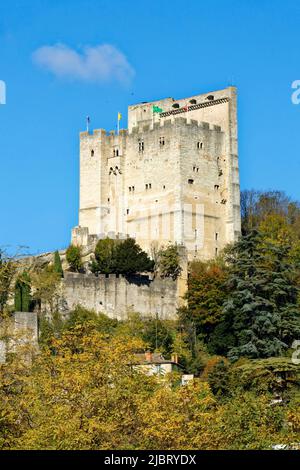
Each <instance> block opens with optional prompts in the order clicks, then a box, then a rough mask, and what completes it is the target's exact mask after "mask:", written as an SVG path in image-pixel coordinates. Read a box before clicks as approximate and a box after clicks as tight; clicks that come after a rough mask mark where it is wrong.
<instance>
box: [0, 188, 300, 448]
mask: <svg viewBox="0 0 300 470" xmlns="http://www.w3.org/2000/svg"><path fill="white" fill-rule="evenodd" d="M242 232H243V234H242V237H241V238H240V240H239V241H238V242H236V243H235V244H233V245H232V246H228V247H226V249H225V250H224V252H223V253H222V254H221V255H220V256H219V257H218V258H217V259H214V260H211V261H209V262H201V261H195V262H193V263H192V264H191V265H190V268H189V279H188V291H187V294H186V302H187V303H186V306H185V307H184V308H181V309H180V310H179V312H178V318H177V319H176V320H174V321H167V320H162V319H160V318H141V317H140V315H139V314H137V313H134V312H132V313H130V314H129V316H128V319H127V320H126V321H117V320H116V319H110V318H108V317H107V316H105V315H103V314H100V315H97V314H96V313H94V312H91V311H88V310H85V309H83V308H82V307H80V306H78V307H77V308H76V309H75V310H74V311H73V312H71V314H70V316H69V317H68V318H67V319H63V318H62V317H61V316H60V315H59V314H58V313H57V312H58V310H57V302H58V300H57V299H58V297H57V289H58V286H59V284H60V282H61V276H62V272H61V271H60V269H58V268H57V266H59V263H58V262H57V263H56V265H55V263H54V264H52V265H49V266H45V267H42V268H39V269H37V270H35V272H33V273H30V285H31V288H32V291H31V293H30V295H31V299H32V301H34V302H36V305H37V306H41V305H42V304H43V305H45V304H47V306H48V309H49V311H51V312H52V320H51V321H49V320H47V319H46V318H45V316H44V315H43V313H42V310H41V312H40V328H41V335H40V353H39V354H38V355H34V354H33V355H32V354H31V355H29V352H27V354H24V352H23V353H21V352H20V353H17V352H15V353H14V354H11V355H10V356H9V361H8V362H7V363H6V364H5V365H1V366H0V384H1V385H0V448H1V447H2V448H3V449H5V448H13V449H24V448H29V449H42V448H47V449H107V448H113V449H153V448H157V449H175V448H181V449H269V448H271V447H272V446H273V445H276V444H288V445H289V446H296V447H297V446H299V442H300V413H299V402H300V365H298V364H296V363H294V362H293V361H292V360H291V355H292V352H293V342H294V340H298V339H300V305H299V300H300V297H299V288H300V263H299V261H300V207H299V205H298V203H296V202H294V201H291V200H290V199H289V198H288V197H286V196H285V195H284V194H283V193H281V192H267V193H263V192H257V191H246V192H244V193H243V194H242ZM81 256H82V255H81V252H80V250H78V249H76V248H75V247H74V248H69V259H68V263H69V266H70V269H71V270H73V271H75V272H76V271H77V272H80V271H81V270H82V269H83V265H82V260H81ZM152 258H153V260H152V259H150V258H149V257H148V255H146V254H145V253H144V252H143V251H142V250H141V248H140V247H139V246H138V245H137V244H136V243H135V242H134V241H133V240H131V239H128V240H125V241H122V242H116V241H113V240H110V239H106V240H101V241H100V242H98V244H97V247H96V250H95V257H94V260H93V262H92V265H91V269H92V271H93V272H94V273H95V274H98V273H104V274H109V273H111V272H115V273H120V274H126V275H127V274H132V273H136V272H143V271H149V270H155V272H156V273H157V274H159V275H160V276H161V277H171V278H176V277H177V276H178V275H179V274H180V264H179V256H178V249H177V247H176V246H175V247H172V246H170V247H166V248H165V249H164V250H161V251H158V252H157V253H156V254H155V256H152ZM57 261H58V260H57ZM15 270H16V266H15V263H14V261H13V260H11V259H9V258H8V257H5V255H4V253H2V254H1V256H0V308H1V312H2V316H3V317H4V316H5V315H4V313H5V312H7V311H8V310H9V309H7V306H8V297H9V292H10V289H12V291H14V290H15V293H16V302H17V301H19V300H18V299H19V297H18V295H20V293H18V292H20V288H21V289H22V288H23V289H24V288H25V293H26V292H27V291H26V289H27V288H26V287H24V286H26V285H28V283H29V281H28V277H26V276H27V274H26V272H24V273H20V275H19V277H18V280H17V283H16V284H14V282H15V281H14V279H15ZM15 287H16V289H15ZM25 298H26V295H25ZM23 347H25V348H28V345H26V344H25V345H23ZM145 349H150V350H152V351H158V352H160V353H162V354H163V355H164V356H165V357H166V358H170V357H171V354H172V353H174V352H176V353H177V354H178V355H179V357H180V362H181V364H182V365H183V367H184V369H185V371H186V372H188V373H193V374H195V377H196V379H195V381H194V383H193V384H192V385H188V386H179V385H178V378H177V377H176V374H175V375H174V376H170V377H167V378H165V380H164V381H162V380H161V378H160V377H149V376H147V375H145V374H142V373H141V372H139V371H138V370H137V369H136V368H134V367H132V365H133V364H134V361H135V358H134V353H136V352H137V351H141V350H145ZM28 357H32V359H31V361H30V362H29V361H28ZM167 385H168V386H167ZM16 423H18V424H16Z"/></svg>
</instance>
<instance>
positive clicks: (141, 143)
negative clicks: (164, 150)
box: [139, 140, 144, 152]
mask: <svg viewBox="0 0 300 470" xmlns="http://www.w3.org/2000/svg"><path fill="white" fill-rule="evenodd" d="M143 151H144V141H143V140H140V141H139V152H143Z"/></svg>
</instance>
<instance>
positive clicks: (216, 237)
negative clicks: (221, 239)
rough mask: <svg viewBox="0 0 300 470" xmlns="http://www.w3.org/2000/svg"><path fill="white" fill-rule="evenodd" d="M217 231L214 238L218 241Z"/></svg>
mask: <svg viewBox="0 0 300 470" xmlns="http://www.w3.org/2000/svg"><path fill="white" fill-rule="evenodd" d="M218 235H219V234H218V232H216V233H215V240H216V241H218Z"/></svg>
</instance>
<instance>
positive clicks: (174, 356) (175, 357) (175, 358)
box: [171, 353, 178, 364]
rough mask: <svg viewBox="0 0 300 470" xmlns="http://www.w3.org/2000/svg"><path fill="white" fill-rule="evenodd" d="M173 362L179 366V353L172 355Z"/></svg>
mask: <svg viewBox="0 0 300 470" xmlns="http://www.w3.org/2000/svg"><path fill="white" fill-rule="evenodd" d="M171 362H175V363H176V364H178V354H177V353H173V354H172V356H171Z"/></svg>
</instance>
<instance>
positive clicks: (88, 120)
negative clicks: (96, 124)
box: [86, 116, 91, 132]
mask: <svg viewBox="0 0 300 470" xmlns="http://www.w3.org/2000/svg"><path fill="white" fill-rule="evenodd" d="M90 122H91V120H90V116H87V117H86V131H87V132H89V130H90Z"/></svg>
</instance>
